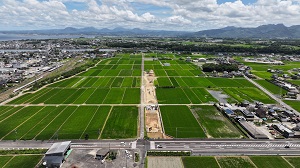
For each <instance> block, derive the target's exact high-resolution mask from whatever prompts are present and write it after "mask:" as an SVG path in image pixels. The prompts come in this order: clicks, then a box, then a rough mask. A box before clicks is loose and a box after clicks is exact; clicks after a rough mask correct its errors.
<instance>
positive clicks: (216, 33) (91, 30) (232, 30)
mask: <svg viewBox="0 0 300 168" xmlns="http://www.w3.org/2000/svg"><path fill="white" fill-rule="evenodd" d="M0 33H3V34H40V35H100V36H101V35H105V36H143V37H153V36H155V37H197V38H198V37H213V38H262V39H264V38H300V25H295V26H290V27H286V26H285V25H283V24H268V25H261V26H258V27H256V28H242V27H233V26H229V27H224V28H221V29H211V30H203V31H198V32H187V31H166V30H143V29H139V28H134V29H126V28H123V27H116V28H114V29H108V28H103V29H97V28H95V27H85V28H74V27H66V28H65V29H50V30H27V31H0Z"/></svg>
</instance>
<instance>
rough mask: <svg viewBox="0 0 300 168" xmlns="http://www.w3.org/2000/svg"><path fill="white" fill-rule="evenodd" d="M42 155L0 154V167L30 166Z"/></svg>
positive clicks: (33, 165)
mask: <svg viewBox="0 0 300 168" xmlns="http://www.w3.org/2000/svg"><path fill="white" fill-rule="evenodd" d="M42 157H43V155H16V156H0V167H3V168H11V167H18V168H30V167H35V166H36V165H37V164H38V163H39V162H40V160H41V159H42Z"/></svg>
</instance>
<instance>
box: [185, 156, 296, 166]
mask: <svg viewBox="0 0 300 168" xmlns="http://www.w3.org/2000/svg"><path fill="white" fill-rule="evenodd" d="M181 159H182V162H183V166H184V167H185V168H206V167H211V168H219V167H220V168H255V167H257V168H273V167H274V168H277V167H278V168H279V167H280V168H282V167H286V168H288V167H292V166H294V167H299V166H300V162H299V157H297V156H284V157H280V156H191V157H181ZM291 165H292V166H291Z"/></svg>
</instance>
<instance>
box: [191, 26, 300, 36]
mask: <svg viewBox="0 0 300 168" xmlns="http://www.w3.org/2000/svg"><path fill="white" fill-rule="evenodd" d="M188 36H190V37H216V38H300V26H291V27H286V26H285V25H283V24H268V25H261V26H258V27H256V28H241V27H225V28H222V29H212V30H204V31H199V32H195V33H191V34H189V35H188Z"/></svg>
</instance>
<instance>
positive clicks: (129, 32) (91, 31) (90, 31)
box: [0, 27, 191, 37]
mask: <svg viewBox="0 0 300 168" xmlns="http://www.w3.org/2000/svg"><path fill="white" fill-rule="evenodd" d="M0 33H3V34H40V35H66V34H68V35H81V34H82V35H110V36H163V37H175V36H180V35H183V34H187V33H191V32H184V31H165V30H143V29H139V28H134V29H126V28H123V27H116V28H114V29H107V28H103V29H96V28H94V27H85V28H74V27H66V28H64V29H50V30H24V31H0Z"/></svg>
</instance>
